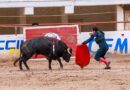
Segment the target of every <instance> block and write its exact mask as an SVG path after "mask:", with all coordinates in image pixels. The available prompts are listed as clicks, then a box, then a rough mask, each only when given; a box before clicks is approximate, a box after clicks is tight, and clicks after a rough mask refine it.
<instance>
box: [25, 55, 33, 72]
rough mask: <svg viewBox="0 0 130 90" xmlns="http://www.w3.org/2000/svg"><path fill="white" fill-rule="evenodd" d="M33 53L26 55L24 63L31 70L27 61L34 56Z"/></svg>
mask: <svg viewBox="0 0 130 90" xmlns="http://www.w3.org/2000/svg"><path fill="white" fill-rule="evenodd" d="M32 55H33V53H31V54H29V55H27V56H26V57H24V59H23V64H24V66H25V67H26V69H27V70H30V68H29V66H28V64H27V61H28V60H29V59H30V58H31V57H32Z"/></svg>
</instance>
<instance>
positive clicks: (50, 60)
mask: <svg viewBox="0 0 130 90" xmlns="http://www.w3.org/2000/svg"><path fill="white" fill-rule="evenodd" d="M51 62H52V59H49V70H52V68H51Z"/></svg>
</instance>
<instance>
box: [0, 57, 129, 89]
mask: <svg viewBox="0 0 130 90" xmlns="http://www.w3.org/2000/svg"><path fill="white" fill-rule="evenodd" d="M107 59H109V60H110V61H111V67H112V68H111V70H104V69H103V68H104V67H105V65H104V64H103V63H99V62H97V61H95V60H93V59H91V62H90V64H89V65H88V66H87V67H85V68H84V69H83V70H81V69H80V67H79V66H78V65H76V64H75V60H71V61H70V62H69V63H66V62H65V61H63V60H62V63H63V65H64V69H63V70H61V69H60V66H59V64H58V62H57V61H53V62H52V69H53V70H51V71H50V70H48V62H47V61H46V60H35V61H34V60H29V61H28V65H29V67H30V69H31V70H30V71H26V70H24V71H20V70H19V68H18V66H17V67H14V66H13V62H12V61H7V62H0V90H130V55H112V56H111V57H109V58H107Z"/></svg>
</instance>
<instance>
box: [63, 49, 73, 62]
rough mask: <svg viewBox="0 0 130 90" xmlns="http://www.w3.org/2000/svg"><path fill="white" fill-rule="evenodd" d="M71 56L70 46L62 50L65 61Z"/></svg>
mask: <svg viewBox="0 0 130 90" xmlns="http://www.w3.org/2000/svg"><path fill="white" fill-rule="evenodd" d="M71 56H72V49H71V48H67V49H66V50H65V51H64V54H63V56H62V57H63V59H64V60H65V61H66V62H69V61H70V57H71Z"/></svg>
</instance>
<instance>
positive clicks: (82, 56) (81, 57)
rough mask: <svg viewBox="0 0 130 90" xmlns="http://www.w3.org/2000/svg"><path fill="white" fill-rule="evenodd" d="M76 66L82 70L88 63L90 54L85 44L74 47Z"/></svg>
mask: <svg viewBox="0 0 130 90" xmlns="http://www.w3.org/2000/svg"><path fill="white" fill-rule="evenodd" d="M75 62H76V64H77V65H79V66H80V67H81V68H82V69H83V68H84V66H87V65H88V64H89V62H90V53H89V50H88V47H87V45H86V44H84V45H77V47H76V60H75Z"/></svg>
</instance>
